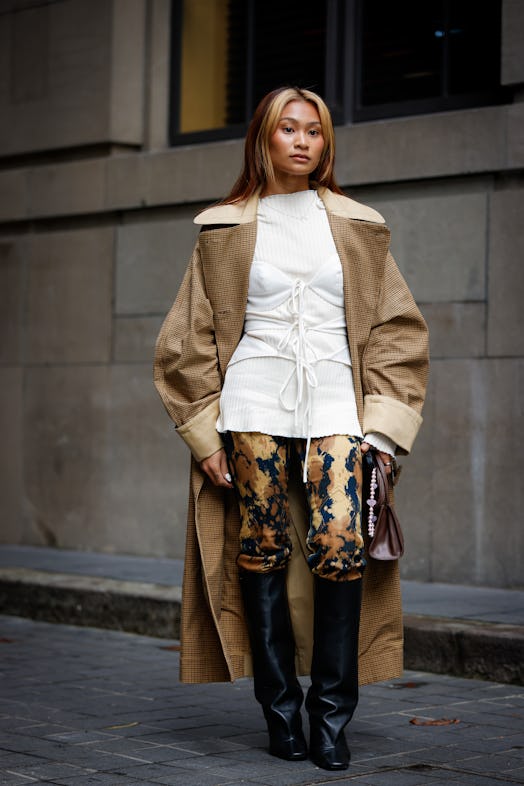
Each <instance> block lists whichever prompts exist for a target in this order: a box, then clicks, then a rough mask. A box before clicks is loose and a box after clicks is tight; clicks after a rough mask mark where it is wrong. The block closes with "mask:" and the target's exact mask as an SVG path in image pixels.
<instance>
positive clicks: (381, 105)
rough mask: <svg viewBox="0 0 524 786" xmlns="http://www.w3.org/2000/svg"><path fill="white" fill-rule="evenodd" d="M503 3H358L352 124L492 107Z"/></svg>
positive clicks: (457, 0) (371, 0)
mask: <svg viewBox="0 0 524 786" xmlns="http://www.w3.org/2000/svg"><path fill="white" fill-rule="evenodd" d="M500 27H501V10H500V0H485V1H484V2H483V3H479V2H475V0H424V2H421V0H403V2H401V3H391V2H388V0H360V2H359V3H358V4H357V14H356V25H355V29H356V32H357V35H356V38H355V43H356V63H355V75H356V80H355V107H354V114H353V119H354V120H367V119H372V118H377V117H390V116H392V115H401V114H412V113H414V112H428V111H433V112H434V111H439V110H445V109H454V108H458V107H461V106H478V105H481V104H487V103H496V102H497V101H499V100H501V98H502V94H501V93H500V89H499V86H500V65H499V62H500V35H501V30H500Z"/></svg>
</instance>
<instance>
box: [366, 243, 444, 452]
mask: <svg viewBox="0 0 524 786" xmlns="http://www.w3.org/2000/svg"><path fill="white" fill-rule="evenodd" d="M428 367H429V347H428V330H427V326H426V323H425V321H424V318H423V317H422V314H421V313H420V311H419V309H418V308H417V305H416V303H415V301H414V299H413V296H412V294H411V292H410V291H409V289H408V286H407V284H406V282H405V281H404V279H403V277H402V275H401V273H400V271H399V269H398V267H397V265H396V263H395V261H394V259H393V257H392V255H391V254H390V253H388V255H387V259H386V262H385V267H384V279H383V283H382V287H381V291H380V295H379V302H378V308H377V315H376V319H375V321H374V324H373V326H372V329H371V333H370V337H369V340H368V344H367V347H366V350H365V352H364V355H363V363H362V372H363V373H362V381H363V387H364V423H363V428H364V433H367V432H372V431H376V432H379V433H382V434H385V435H386V436H387V437H389V438H390V439H392V440H393V441H394V442H395V444H396V445H398V452H399V453H409V451H410V450H411V447H412V445H413V442H414V440H415V437H416V435H417V432H418V430H419V428H420V424H421V423H422V417H421V414H420V413H421V410H422V405H423V403H424V396H425V391H426V384H427V376H428Z"/></svg>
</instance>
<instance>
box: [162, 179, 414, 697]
mask: <svg viewBox="0 0 524 786" xmlns="http://www.w3.org/2000/svg"><path fill="white" fill-rule="evenodd" d="M320 196H321V198H322V200H323V202H324V204H325V206H326V210H327V215H328V219H329V223H330V227H331V232H332V235H333V239H334V241H335V245H336V247H337V251H338V254H339V257H340V261H341V264H342V272H343V281H344V301H345V311H346V324H347V330H348V337H349V346H350V351H351V358H352V368H353V378H354V386H355V398H356V403H357V412H358V416H359V423H360V424H361V428H362V430H363V431H364V432H366V431H372V430H376V431H379V432H381V433H383V434H386V435H387V436H389V437H390V438H391V439H392V440H393V441H394V442H395V443H396V444H397V445H399V448H400V451H403V452H408V451H409V450H410V449H411V445H412V443H413V440H414V439H415V436H416V433H417V431H418V428H419V427H420V423H421V416H420V412H421V409H422V405H423V401H424V394H425V388H426V382H427V374H428V337H427V329H426V325H425V323H424V320H423V318H422V316H421V314H420V311H419V310H418V308H417V306H416V304H415V302H414V300H413V297H412V296H411V294H410V292H409V289H408V287H407V285H406V283H405V281H404V279H403V278H402V276H401V274H400V272H399V270H398V268H397V266H396V264H395V262H394V260H393V257H392V256H391V254H390V253H389V251H388V248H389V231H388V229H387V227H385V226H384V224H383V219H382V218H381V217H380V216H379V215H378V214H377V213H376V211H373V210H370V209H369V208H366V207H365V206H362V205H359V204H358V203H355V202H354V201H353V200H351V199H348V198H346V197H343V196H340V195H336V194H333V193H332V192H330V191H327V190H324V191H321V192H320ZM256 203H257V198H256V197H255V198H254V199H253V200H249V201H247V202H245V203H242V204H239V205H227V206H224V207H215V208H212V209H211V211H209V212H208V215H210V218H209V220H208V219H203V220H202V221H201V222H200V223H206V221H208V223H209V221H210V222H211V225H210V226H209V228H208V231H205V232H202V233H201V234H200V235H199V238H198V242H197V244H196V247H195V251H194V254H193V257H192V259H191V263H190V265H189V267H188V270H187V273H186V275H185V277H184V281H183V283H182V285H181V288H180V291H179V294H178V296H177V298H176V301H175V303H174V305H173V307H172V309H171V310H170V312H169V314H168V316H167V318H166V320H165V322H164V325H163V327H162V329H161V331H160V334H159V337H158V341H157V348H156V355H155V371H154V374H155V384H156V386H157V389H158V392H159V394H160V396H161V398H162V401H163V403H164V405H165V407H166V409H167V411H168V413H169V415H170V417H171V418H172V420H173V422H174V424H175V425H176V426H177V428H178V430H179V433H180V435H181V436H182V435H183V438H184V440H185V441H186V443H187V444H188V445H189V446H194V444H195V440H194V438H193V432H194V431H195V430H196V429H197V427H198V428H199V427H200V426H201V424H202V423H204V424H206V428H205V429H204V430H203V433H199V440H198V444H200V443H201V442H204V443H205V442H206V441H207V442H208V443H209V444H210V445H211V444H217V442H218V444H219V445H220V441H219V435H218V434H217V432H216V429H214V424H215V423H216V418H217V416H218V401H219V398H220V391H221V388H222V384H223V380H224V375H225V371H226V368H227V366H228V364H229V361H230V359H231V357H232V355H233V353H234V351H235V349H236V348H237V346H238V344H239V342H240V339H241V337H242V332H243V325H244V314H245V309H246V304H247V292H248V284H249V271H250V266H251V262H252V260H253V255H254V250H255V243H256V235H257V221H256ZM232 220H238V223H237V225H235V226H229V227H224V226H221V227H214V226H213V224H216V225H224V224H231V223H232ZM207 413H211V414H212V417H211V418H209V419H207ZM208 423H209V424H210V426H211V429H210V431H209V433H208V432H207V424H208ZM182 430H183V431H182ZM191 449H193V447H192V448H191ZM202 450H204V449H203V448H202ZM204 455H205V451H204ZM208 455H209V454H208ZM176 469H177V468H176V467H173V468H172V471H173V472H176ZM290 492H291V493H290V511H291V519H292V521H291V524H292V526H291V536H292V539H293V544H294V548H293V555H292V557H291V560H290V564H289V567H288V599H289V606H290V613H291V617H292V621H293V632H294V634H295V641H296V645H297V668H298V670H299V672H300V673H301V674H305V673H307V671H308V669H309V667H310V663H311V643H312V641H311V640H312V610H313V600H312V598H313V582H312V577H311V571H310V570H309V568H308V565H307V561H306V560H307V554H306V553H305V547H304V544H305V541H306V537H307V517H306V516H305V515H304V513H305V508H304V504H303V501H302V495H303V492H304V487H303V484H301V483H300V479H298V483H296V482H294V483H293V484H292V486H291V487H290ZM239 529H240V519H239V511H238V504H237V501H236V499H235V496H234V494H233V492H232V491H228V490H226V489H224V488H217V487H215V486H213V484H212V483H211V482H210V481H209V479H208V478H207V476H206V475H205V474H204V473H203V471H202V469H201V468H200V466H199V464H198V462H197V460H195V459H193V460H192V463H191V480H190V490H189V508H188V528H187V537H186V557H185V564H184V587H183V604H182V619H181V641H182V653H181V679H182V681H183V682H213V681H221V680H231V679H235V678H237V677H240V676H243V675H247V674H249V673H250V650H249V638H248V635H247V630H246V626H245V621H244V619H243V607H242V599H241V594H240V587H239V582H238V568H237V565H236V559H237V556H238V533H239ZM363 582H364V585H363V600H362V613H361V626H360V636H359V675H360V676H359V679H360V682H361V683H368V682H376V681H378V680H386V679H391V678H392V677H395V676H399V675H400V673H401V670H402V650H403V643H402V618H401V598H400V581H399V569H398V563H397V562H392V563H380V562H377V561H375V560H369V563H368V566H367V568H366V570H365V571H364V579H363Z"/></svg>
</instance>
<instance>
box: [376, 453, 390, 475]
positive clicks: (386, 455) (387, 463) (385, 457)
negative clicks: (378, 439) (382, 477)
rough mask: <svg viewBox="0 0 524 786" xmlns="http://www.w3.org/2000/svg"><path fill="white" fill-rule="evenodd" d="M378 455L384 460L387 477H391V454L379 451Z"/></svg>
mask: <svg viewBox="0 0 524 786" xmlns="http://www.w3.org/2000/svg"><path fill="white" fill-rule="evenodd" d="M378 455H379V456H380V458H381V459H382V462H383V464H384V467H385V468H386V475H391V456H390V455H389V453H383V452H382V451H380V450H379V451H378Z"/></svg>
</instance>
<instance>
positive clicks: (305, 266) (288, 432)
mask: <svg viewBox="0 0 524 786" xmlns="http://www.w3.org/2000/svg"><path fill="white" fill-rule="evenodd" d="M312 194H313V195H314V197H315V201H314V202H312V201H311V195H312ZM303 195H307V196H308V202H307V210H308V222H307V225H306V226H305V225H304V222H301V223H300V225H299V226H298V222H297V223H295V222H294V221H293V220H292V216H291V215H290V206H291V203H293V202H295V200H292V199H291V197H302V200H303V202H304V203H305V200H306V197H305V196H303ZM279 196H280V195H279ZM286 196H287V198H288V199H289V200H290V202H289V203H286V204H285V208H286V211H287V212H284V209H283V208H282V209H280V205H279V209H278V210H276V209H275V210H271V211H265V210H264V209H263V206H264V202H266V200H274V199H276V197H268V198H266V200H261V205H262V208H261V211H260V215H259V233H258V237H257V246H256V250H255V257H254V260H253V263H252V266H251V271H250V278H249V291H248V303H247V309H246V316H245V323H244V335H243V337H242V340H241V341H240V343H239V345H238V347H237V349H236V351H235V353H234V354H233V357H232V358H231V360H230V363H229V366H228V369H227V373H226V379H225V383H224V389H223V391H222V397H221V417H220V418H219V422H218V424H217V428H218V430H219V431H227V430H231V431H261V432H264V433H268V434H272V435H274V436H277V435H278V436H290V437H303V438H307V439H308V444H307V450H306V456H307V455H308V451H309V445H310V441H311V437H313V436H327V435H328V434H334V433H345V434H353V435H356V436H362V435H361V432H360V426H359V424H358V419H357V416H356V406H355V402H354V391H353V378H352V373H351V358H350V354H349V347H348V343H347V332H346V319H345V312H344V295H343V277H342V269H341V265H340V260H339V257H338V254H337V251H336V248H335V245H334V242H333V238H332V236H331V232H330V229H329V224H328V221H327V216H326V215H325V211H324V209H323V205H322V202H321V201H320V200H319V199H318V197H317V196H316V194H315V193H314V192H300V193H299V194H292V195H286ZM317 200H318V201H317ZM318 203H320V206H319V204H318ZM275 216H276V219H275V218H274V217H275ZM275 224H276V227H275ZM274 229H277V231H276V232H274ZM278 230H280V232H279V231H278ZM319 432H320V433H319ZM303 477H304V481H306V480H307V462H305V463H304V468H303Z"/></svg>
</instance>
